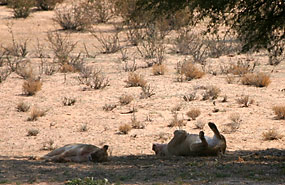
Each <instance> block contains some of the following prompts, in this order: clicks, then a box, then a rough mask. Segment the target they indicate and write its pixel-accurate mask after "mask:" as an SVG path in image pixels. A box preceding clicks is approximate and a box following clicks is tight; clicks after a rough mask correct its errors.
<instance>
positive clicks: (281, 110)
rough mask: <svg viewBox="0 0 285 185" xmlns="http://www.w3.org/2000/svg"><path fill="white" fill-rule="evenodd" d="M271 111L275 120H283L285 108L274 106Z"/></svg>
mask: <svg viewBox="0 0 285 185" xmlns="http://www.w3.org/2000/svg"><path fill="white" fill-rule="evenodd" d="M272 109H273V111H274V113H275V115H276V117H277V119H285V106H274V107H273V108H272Z"/></svg>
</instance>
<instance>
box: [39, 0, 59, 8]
mask: <svg viewBox="0 0 285 185" xmlns="http://www.w3.org/2000/svg"><path fill="white" fill-rule="evenodd" d="M62 2H63V0H35V4H36V6H37V7H38V9H40V10H53V9H54V8H55V6H56V4H59V3H62Z"/></svg>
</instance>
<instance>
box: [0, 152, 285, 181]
mask: <svg viewBox="0 0 285 185" xmlns="http://www.w3.org/2000/svg"><path fill="white" fill-rule="evenodd" d="M84 177H94V178H95V179H103V178H106V179H108V180H109V182H112V183H121V184H154V183H162V184H177V183H179V184H180V183H191V184H243V183H250V184H282V183H283V182H285V150H278V149H267V150H257V151H233V152H227V154H226V155H225V156H223V157H221V158H219V157H171V158H170V157H157V156H154V155H139V156H133V155H131V156H119V157H110V161H108V162H105V163H99V164H96V163H82V164H76V163H47V162H44V161H35V160H29V158H28V157H10V156H0V183H2V184H6V183H12V182H13V183H15V182H16V183H41V182H45V183H47V184H64V182H65V181H66V180H71V179H75V178H84ZM241 182H243V183H241Z"/></svg>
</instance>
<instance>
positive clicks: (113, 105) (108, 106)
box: [103, 104, 117, 111]
mask: <svg viewBox="0 0 285 185" xmlns="http://www.w3.org/2000/svg"><path fill="white" fill-rule="evenodd" d="M116 107H117V105H116V104H105V105H104V106H103V110H104V111H112V110H113V109H115V108H116Z"/></svg>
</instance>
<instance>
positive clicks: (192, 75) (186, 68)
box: [181, 62, 205, 81]
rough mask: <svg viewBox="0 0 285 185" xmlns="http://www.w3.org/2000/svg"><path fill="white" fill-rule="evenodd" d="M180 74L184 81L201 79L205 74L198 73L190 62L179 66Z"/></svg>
mask: <svg viewBox="0 0 285 185" xmlns="http://www.w3.org/2000/svg"><path fill="white" fill-rule="evenodd" d="M181 74H182V75H184V76H185V78H186V80H188V81H190V80H193V79H199V78H202V77H203V76H204V75H205V73H204V72H203V71H200V70H199V69H198V68H197V67H195V65H194V64H193V63H191V62H184V63H183V64H182V66H181Z"/></svg>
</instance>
